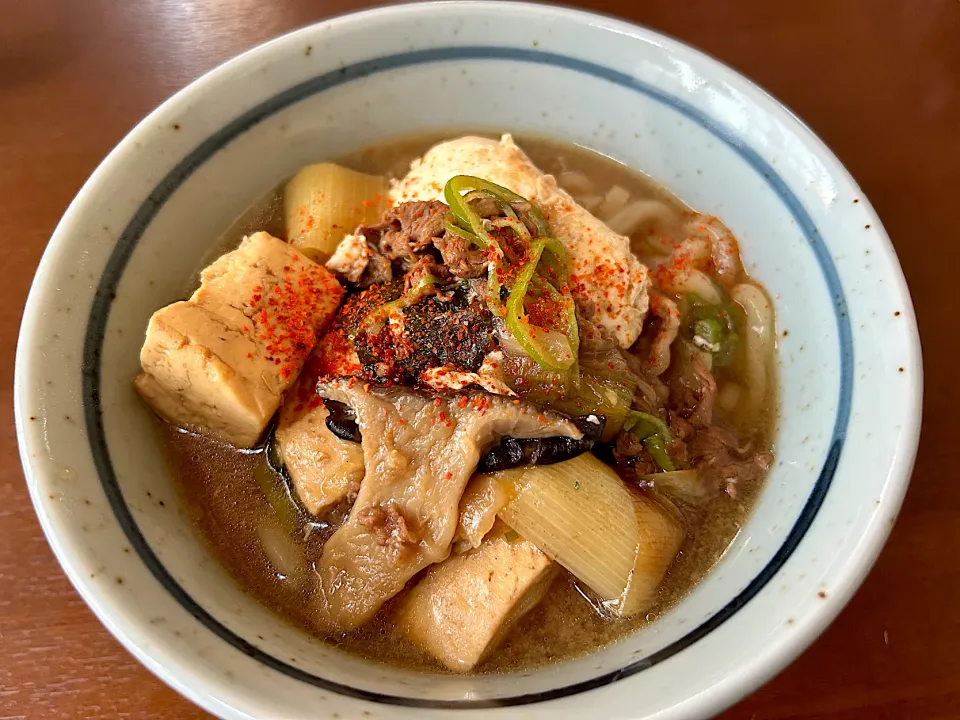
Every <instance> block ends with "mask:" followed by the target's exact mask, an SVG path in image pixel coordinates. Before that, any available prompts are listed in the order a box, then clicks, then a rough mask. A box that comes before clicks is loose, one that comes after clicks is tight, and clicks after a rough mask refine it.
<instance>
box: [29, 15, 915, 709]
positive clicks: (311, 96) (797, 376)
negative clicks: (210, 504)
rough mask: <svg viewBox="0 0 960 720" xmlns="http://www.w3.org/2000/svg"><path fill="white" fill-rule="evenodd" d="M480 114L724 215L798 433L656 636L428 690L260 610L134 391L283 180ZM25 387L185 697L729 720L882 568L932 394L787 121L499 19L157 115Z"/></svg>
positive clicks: (243, 705) (718, 76)
mask: <svg viewBox="0 0 960 720" xmlns="http://www.w3.org/2000/svg"><path fill="white" fill-rule="evenodd" d="M424 88H430V89H432V91H425V90H424ZM412 96H415V97H416V98H417V100H418V101H417V102H416V103H413V102H404V98H408V97H412ZM384 108H389V112H387V111H385V110H384ZM478 125H479V126H483V127H488V128H490V129H491V130H509V131H516V132H536V133H539V134H546V135H551V136H555V137H559V138H563V139H566V140H570V141H574V142H578V143H582V144H584V145H587V146H589V147H591V148H594V149H596V150H598V151H600V152H603V153H605V154H607V155H610V156H611V157H614V158H616V159H617V160H619V161H621V162H623V163H626V164H627V165H630V166H631V167H635V168H638V169H640V170H642V171H644V172H646V173H648V174H649V175H651V176H653V177H654V178H656V179H657V180H659V181H661V182H663V183H664V184H665V185H666V186H667V187H668V188H669V189H670V190H671V191H673V192H674V193H676V194H677V195H679V196H680V197H681V198H682V199H684V200H685V201H686V202H688V203H689V204H691V205H692V206H694V207H697V208H698V209H700V210H703V211H706V212H709V213H713V214H717V215H719V216H720V217H722V218H723V220H724V221H725V222H726V224H727V225H729V226H730V227H731V228H732V229H733V230H734V232H735V233H736V234H737V235H738V237H739V238H740V239H741V243H742V247H743V252H744V255H745V257H746V261H747V264H748V266H749V268H750V272H751V274H753V275H754V276H756V277H758V278H759V279H760V280H761V281H763V282H764V283H765V284H766V286H767V287H768V288H769V290H770V292H771V293H772V294H773V296H774V300H775V304H776V310H777V316H778V322H779V332H780V335H781V337H780V361H781V366H780V376H781V377H780V379H781V384H782V395H781V397H782V422H781V425H780V429H779V434H778V437H777V465H776V467H775V468H774V469H773V471H772V472H771V475H770V479H769V482H768V485H767V487H766V489H765V491H764V493H763V495H762V497H761V498H760V500H759V503H758V506H757V508H756V510H755V512H754V513H753V515H752V516H751V518H750V520H749V522H748V523H747V525H746V526H745V527H744V528H743V530H742V531H741V533H740V534H739V536H738V537H737V538H736V540H735V541H734V543H733V544H732V545H731V547H730V549H729V550H728V552H727V553H726V555H725V556H724V558H723V559H722V561H721V562H720V563H719V564H718V566H717V568H715V570H714V571H713V573H712V574H711V575H710V576H709V577H708V578H707V580H705V581H704V582H703V583H702V584H701V585H700V586H699V587H698V588H697V589H696V590H695V591H694V592H693V593H691V594H690V595H689V596H688V597H687V598H686V599H685V600H684V601H683V602H682V603H681V604H680V605H678V606H677V607H676V608H675V609H674V610H672V611H670V612H669V613H667V614H666V615H665V616H664V617H663V618H661V619H660V620H658V622H656V623H655V624H653V625H652V626H650V627H649V628H647V629H644V630H643V631H641V632H639V633H637V634H636V635H634V636H632V637H630V638H628V639H626V640H624V641H623V642H620V643H618V644H617V645H615V646H613V647H610V648H607V649H605V650H603V651H600V652H597V653H594V654H592V655H589V656H587V657H583V658H580V659H577V660H573V661H569V662H565V663H562V664H558V665H555V666H552V667H549V668H545V669H543V670H539V671H536V672H532V673H525V674H523V675H517V674H514V675H504V676H492V677H476V678H456V677H431V676H425V675H418V674H413V673H409V672H405V671H400V670H396V669H392V668H388V667H381V666H377V665H371V664H367V663H365V662H363V661H360V660H358V659H356V658H352V657H348V656H345V655H343V654H341V653H339V652H337V651H336V650H334V649H332V648H330V647H327V646H325V645H323V644H321V643H319V642H317V641H315V640H313V639H311V638H309V637H307V636H306V635H304V634H303V633H301V632H299V631H297V630H294V629H292V628H290V627H288V626H287V625H285V624H284V623H283V622H282V621H280V620H279V619H278V618H276V617H275V616H273V615H272V614H271V613H270V612H269V611H268V610H266V609H265V608H264V607H262V606H260V605H259V604H258V603H256V602H255V601H253V600H252V599H251V598H249V597H248V596H246V595H244V594H243V593H242V592H241V591H240V590H239V589H238V588H237V587H236V586H235V585H234V584H233V583H232V582H231V581H230V580H229V578H228V577H227V575H226V573H225V571H224V570H223V569H222V568H221V567H220V566H219V565H218V563H217V562H216V561H215V560H214V559H213V558H212V557H211V556H210V555H209V553H208V552H207V550H206V548H205V547H204V545H203V544H202V543H201V542H200V540H199V539H198V537H197V536H196V534H195V533H194V532H193V530H192V529H191V527H190V526H189V525H188V523H187V522H186V521H185V516H184V513H183V512H182V509H181V508H180V507H179V504H178V503H179V501H178V498H177V496H176V493H175V492H174V489H173V487H172V484H171V480H170V477H169V475H168V472H167V470H166V466H165V463H164V461H163V458H162V455H161V449H160V447H159V444H158V439H157V437H156V436H155V433H154V430H153V428H152V426H151V418H150V416H149V413H148V411H147V410H146V409H145V407H144V406H142V405H141V403H140V402H139V401H138V399H137V398H136V396H135V394H134V393H133V390H132V387H131V380H132V378H133V376H134V375H135V373H136V371H137V369H138V350H139V346H140V343H141V341H142V337H143V329H144V327H145V325H146V321H147V319H148V317H149V315H150V313H151V312H152V311H153V310H154V309H156V308H157V307H159V306H161V305H163V304H165V303H168V302H171V301H173V300H175V299H178V297H179V294H180V292H181V291H182V288H183V287H184V283H185V280H186V278H188V277H189V275H190V274H191V273H192V272H194V271H195V270H196V268H197V266H198V264H199V263H200V262H201V259H202V258H203V256H204V255H205V254H206V253H207V251H208V250H209V248H210V244H211V242H212V241H213V239H214V238H216V237H217V236H218V234H219V233H220V232H221V231H222V230H223V229H224V228H225V227H227V226H228V225H229V224H230V223H231V221H232V220H233V219H235V218H236V217H237V216H238V215H239V214H240V213H241V212H242V211H243V210H244V209H245V208H246V207H247V206H249V205H250V204H251V203H252V202H253V201H254V200H255V199H256V198H258V197H260V196H261V195H262V194H263V193H264V192H265V191H267V190H268V189H269V188H271V187H273V186H274V185H275V184H276V183H277V182H279V181H280V180H281V179H282V178H284V177H286V176H289V175H290V174H291V173H292V172H293V171H295V169H296V168H298V167H299V166H300V165H302V164H304V163H306V162H310V161H315V160H320V159H323V158H327V157H330V156H333V155H339V154H342V153H343V152H344V151H346V150H350V149H354V148H357V147H361V146H363V145H366V144H369V143H371V142H374V141H380V140H383V139H386V138H388V137H390V136H392V135H403V134H407V133H411V132H415V131H420V130H436V129H444V128H451V129H456V128H458V127H466V126H469V127H477V126H478ZM16 372H17V377H16V384H17V386H16V405H17V427H18V433H19V438H20V443H21V453H22V457H23V463H24V467H25V469H26V473H27V478H28V482H29V484H30V490H31V493H32V496H33V500H34V504H35V506H36V509H37V514H38V516H39V518H40V521H41V523H42V525H43V528H44V530H45V532H46V534H47V536H48V538H49V540H50V543H51V545H52V547H53V549H54V551H55V552H56V554H57V556H58V558H59V560H60V562H61V563H62V565H63V567H64V569H65V571H66V572H67V574H68V575H69V576H70V579H71V580H72V581H73V583H74V585H75V586H76V587H77V589H78V590H79V591H80V593H81V594H82V595H83V597H84V598H85V599H86V601H87V602H88V603H89V604H90V606H91V607H92V608H93V609H94V611H95V612H96V613H97V615H98V616H99V617H100V618H101V620H102V621H103V622H104V624H105V625H106V626H107V627H108V628H109V629H110V630H111V632H113V633H114V634H115V635H116V636H117V637H118V638H119V639H120V640H121V641H122V642H123V643H124V644H125V645H126V647H127V648H129V649H130V651H131V652H132V653H134V654H135V655H136V656H137V657H138V658H139V659H140V660H141V661H142V662H143V663H144V664H145V665H146V666H147V667H149V668H150V669H151V670H152V671H153V672H155V673H156V674H158V675H159V676H160V677H161V678H163V679H164V680H165V681H167V682H168V683H170V684H171V685H172V686H174V687H175V688H177V689H178V690H180V691H181V692H182V693H184V694H185V695H186V696H188V697H189V698H191V699H192V700H194V701H195V702H197V703H198V704H200V705H202V706H203V707H205V708H207V709H208V710H210V711H211V712H213V713H216V714H218V715H220V716H221V717H224V718H251V717H252V718H271V719H272V718H277V719H279V718H300V717H303V718H307V717H310V718H316V717H330V718H336V717H343V718H355V717H374V718H377V717H379V718H385V717H391V718H434V717H436V718H439V717H452V716H464V717H481V716H482V717H490V718H497V719H498V720H499V719H504V720H505V719H506V718H520V717H523V718H547V717H550V718H557V717H561V718H564V717H569V718H583V717H589V718H635V719H639V718H654V717H656V718H691V717H706V716H709V715H712V714H713V713H715V712H717V711H718V710H720V709H721V708H723V707H725V706H726V705H728V704H730V703H732V702H734V701H735V700H736V699H738V698H739V697H741V696H742V695H744V694H745V693H747V692H749V691H750V690H751V689H753V688H754V687H756V686H757V685H758V684H760V683H762V682H763V681H765V680H766V679H768V678H769V677H771V676H772V675H773V674H774V673H775V672H777V671H778V670H779V669H780V668H782V667H783V666H784V665H785V664H786V663H787V662H789V661H790V660H791V659H793V657H795V656H796V654H797V653H799V652H800V651H801V650H802V649H803V648H804V647H805V646H806V645H807V644H809V643H810V642H811V641H812V640H813V638H814V637H816V635H817V634H818V633H819V632H820V631H821V630H822V629H823V628H824V627H825V626H826V625H827V623H829V622H830V620H831V619H832V618H833V617H834V616H835V615H836V614H837V612H838V611H839V610H840V608H841V607H842V606H843V605H844V603H845V602H846V601H847V600H848V599H849V598H850V596H851V594H852V593H853V591H854V590H855V589H856V587H857V586H858V584H859V583H860V582H861V580H862V579H863V577H864V576H865V574H866V573H867V571H868V570H869V568H870V567H871V565H872V563H873V561H874V559H875V558H876V555H877V553H878V552H879V550H880V548H881V546H882V544H883V542H884V540H885V538H886V536H887V533H888V531H889V528H890V526H891V525H892V523H893V521H894V518H895V516H896V513H897V510H898V509H899V506H900V502H901V499H902V497H903V493H904V491H905V489H906V485H907V482H908V479H909V474H910V470H911V468H912V464H913V459H914V455H915V452H916V443H917V435H918V431H919V415H920V399H921V385H922V379H921V368H920V352H919V342H918V339H917V334H916V326H915V321H914V317H913V311H912V307H911V304H910V299H909V297H908V295H907V292H906V288H905V285H904V281H903V277H902V275H901V272H900V269H899V266H898V264H897V261H896V258H895V256H894V254H893V251H892V249H891V247H890V244H889V241H888V239H887V237H886V235H885V234H884V231H883V228H882V227H881V224H880V221H879V219H878V218H877V217H876V215H875V214H874V212H873V210H872V209H871V207H870V205H869V203H868V202H867V201H866V199H865V198H864V197H863V196H862V194H861V193H860V191H859V189H858V187H857V186H856V184H855V183H854V182H853V180H852V179H851V178H850V177H849V175H848V174H847V173H846V172H845V170H844V169H843V168H842V166H841V165H840V164H839V163H838V161H837V160H836V158H835V157H834V156H833V155H832V154H831V153H830V152H829V151H828V150H827V149H826V148H825V147H824V146H823V145H822V143H821V142H820V141H819V140H818V139H817V138H816V137H815V136H814V135H813V134H812V133H811V132H810V131H809V130H808V129H807V128H806V127H804V126H803V125H802V124H801V123H800V122H799V121H798V120H797V119H796V118H794V117H793V116H792V115H791V114H790V113H789V111H787V110H785V109H784V108H783V107H782V106H780V105H779V104H778V103H777V102H776V101H774V100H773V99H772V98H770V97H769V96H767V95H766V94H765V93H763V92H762V91H761V90H759V89H758V88H756V87H755V86H753V85H751V84H750V83H749V82H748V81H746V80H745V79H744V78H742V77H741V76H739V75H737V74H736V73H734V72H733V71H731V70H730V69H728V68H726V67H724V66H722V65H720V64H718V63H716V62H715V61H713V60H711V59H709V58H707V57H705V56H703V55H701V54H699V53H697V52H696V51H694V50H691V49H690V48H688V47H686V46H684V45H682V44H680V43H678V42H676V41H673V40H670V39H668V38H665V37H662V36H659V35H657V34H655V33H652V32H649V31H646V30H643V29H640V28H637V27H633V26H630V25H626V24H623V23H619V22H616V21H613V20H608V19H606V18H601V17H597V16H593V15H588V14H585V13H580V12H575V11H569V10H560V9H554V8H546V7H538V6H530V5H523V4H509V5H499V4H495V3H456V4H446V3H443V4H435V5H429V6H424V5H412V6H405V7H398V8H392V9H389V10H387V9H384V10H377V11H373V12H368V13H362V14H358V15H353V16H348V17H344V18H340V19H337V20H334V21H331V22H328V23H323V24H320V25H316V26H313V27H309V28H305V29H303V30H301V31H298V32H296V33H293V34H291V35H287V36H285V37H283V38H280V39H278V40H276V41H273V42H271V43H268V44H267V45H264V46H262V47H260V48H258V49H256V50H254V51H252V52H250V53H247V54H245V55H243V56H241V57H240V58H238V59H236V60H234V61H232V62H230V63H228V64H226V65H224V66H223V67H221V68H219V69H217V70H215V71H214V72H212V73H211V74H209V75H207V76H205V77H204V78H201V79H200V80H198V81H197V82H195V83H194V84H192V85H191V86H189V87H188V88H186V89H185V90H184V91H182V92H181V93H179V94H178V95H176V96H175V97H173V98H172V99H171V100H169V101H168V102H167V103H165V104H164V105H163V106H161V107H160V108H159V109H158V110H157V111H155V112H154V113H153V114H152V115H150V116H149V117H148V118H147V119H146V120H144V121H143V123H142V124H141V125H139V126H138V127H137V128H136V129H135V130H134V131H133V132H131V133H130V135H129V136H128V137H127V138H126V139H125V140H124V141H123V142H122V143H121V144H120V145H119V146H118V147H117V148H116V149H115V150H114V152H113V153H111V155H110V156H109V157H108V158H107V159H106V160H105V161H104V163H103V164H102V165H101V167H100V168H99V169H98V170H97V171H96V173H95V174H94V176H93V177H91V179H90V181H89V182H88V183H87V184H86V185H85V186H84V188H83V189H82V190H81V192H80V194H79V195H78V196H77V198H76V200H75V201H74V203H73V204H72V205H71V207H70V209H69V210H68V212H67V214H66V215H65V216H64V218H63V220H62V222H61V224H60V226H59V227H58V228H57V231H56V233H55V235H54V237H53V239H52V241H51V243H50V246H49V248H48V250H47V252H46V254H45V256H44V259H43V262H42V263H41V266H40V269H39V271H38V273H37V277H36V280H35V282H34V286H33V289H32V291H31V295H30V299H29V301H28V305H27V308H26V312H25V315H24V321H23V329H22V333H21V339H20V344H19V348H18V355H17V370H16ZM624 669H625V670H624Z"/></svg>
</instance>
